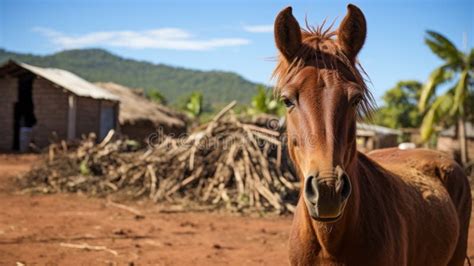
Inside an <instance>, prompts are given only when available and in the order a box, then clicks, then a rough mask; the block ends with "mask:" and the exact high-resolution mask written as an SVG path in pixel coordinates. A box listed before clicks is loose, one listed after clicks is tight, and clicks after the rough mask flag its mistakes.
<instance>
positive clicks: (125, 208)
mask: <svg viewBox="0 0 474 266" xmlns="http://www.w3.org/2000/svg"><path fill="white" fill-rule="evenodd" d="M107 205H110V206H112V207H115V208H119V209H122V210H125V211H128V212H130V213H133V214H135V215H137V216H143V214H142V213H141V212H140V211H138V210H137V209H135V208H132V207H129V206H126V205H123V204H119V203H115V202H113V201H109V202H107Z"/></svg>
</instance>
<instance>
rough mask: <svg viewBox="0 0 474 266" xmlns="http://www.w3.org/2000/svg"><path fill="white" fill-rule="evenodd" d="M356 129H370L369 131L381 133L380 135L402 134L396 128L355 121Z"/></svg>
mask: <svg viewBox="0 0 474 266" xmlns="http://www.w3.org/2000/svg"><path fill="white" fill-rule="evenodd" d="M357 130H359V131H362V130H363V131H371V132H375V133H377V134H382V135H401V134H402V132H401V131H400V130H398V129H393V128H388V127H382V126H377V125H371V124H366V123H357Z"/></svg>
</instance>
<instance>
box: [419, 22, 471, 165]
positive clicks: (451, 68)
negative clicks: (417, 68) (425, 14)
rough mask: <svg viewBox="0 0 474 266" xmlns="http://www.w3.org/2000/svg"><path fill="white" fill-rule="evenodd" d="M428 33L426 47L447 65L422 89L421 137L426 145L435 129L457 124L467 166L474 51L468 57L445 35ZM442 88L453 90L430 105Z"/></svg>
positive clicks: (463, 161)
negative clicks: (467, 124) (422, 114)
mask: <svg viewBox="0 0 474 266" xmlns="http://www.w3.org/2000/svg"><path fill="white" fill-rule="evenodd" d="M427 33H428V36H427V37H426V38H425V43H426V44H427V45H428V47H429V48H430V49H431V51H433V53H434V54H436V55H437V56H438V57H439V58H441V59H442V60H443V61H444V63H443V64H442V65H441V66H439V67H438V68H436V69H435V70H434V71H433V72H432V73H431V75H430V77H429V78H428V81H427V82H426V83H425V84H424V85H423V88H422V92H421V96H420V100H419V103H418V107H419V109H420V111H421V112H424V113H425V115H424V117H423V122H422V125H421V136H422V138H423V140H425V141H426V140H428V139H429V138H430V136H431V135H432V134H433V132H434V127H435V125H442V126H446V125H450V124H451V125H452V124H453V123H454V122H457V125H458V126H457V128H458V138H459V143H460V149H461V150H460V151H461V161H462V163H463V164H466V163H467V153H466V128H465V122H466V118H467V117H468V116H470V115H471V114H469V113H467V112H468V111H469V110H472V109H471V108H470V106H468V102H469V101H470V98H471V97H472V94H473V91H472V82H473V81H474V79H473V76H474V73H473V72H474V71H473V70H474V48H473V49H471V51H470V52H466V53H464V52H463V51H461V50H459V49H457V48H456V46H455V45H454V44H453V43H452V42H451V41H449V40H448V39H447V38H446V37H444V36H443V35H441V34H439V33H436V32H434V31H427ZM442 84H446V85H452V86H451V87H449V89H448V90H447V91H446V92H445V93H444V94H442V95H440V96H438V97H436V98H435V100H434V101H433V102H432V103H431V104H430V103H429V102H430V101H429V99H430V98H432V97H433V95H436V89H437V88H438V87H439V86H440V85H442ZM428 105H429V106H428Z"/></svg>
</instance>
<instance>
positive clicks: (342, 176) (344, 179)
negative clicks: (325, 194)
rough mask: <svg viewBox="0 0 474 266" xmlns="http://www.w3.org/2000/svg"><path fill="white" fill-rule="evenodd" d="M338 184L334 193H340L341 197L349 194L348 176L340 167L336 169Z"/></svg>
mask: <svg viewBox="0 0 474 266" xmlns="http://www.w3.org/2000/svg"><path fill="white" fill-rule="evenodd" d="M337 179H338V184H337V186H336V193H338V194H340V195H341V196H342V198H343V199H346V198H348V197H349V195H350V194H351V190H352V187H351V181H350V180H349V176H348V175H347V174H346V172H344V171H343V170H342V169H341V168H339V169H337Z"/></svg>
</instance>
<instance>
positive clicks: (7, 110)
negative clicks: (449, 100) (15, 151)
mask: <svg viewBox="0 0 474 266" xmlns="http://www.w3.org/2000/svg"><path fill="white" fill-rule="evenodd" d="M17 87H18V80H17V79H16V78H1V79H0V108H1V109H0V150H3V151H5V150H11V149H12V146H13V108H14V104H15V102H16V101H17V100H18V88H17Z"/></svg>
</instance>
